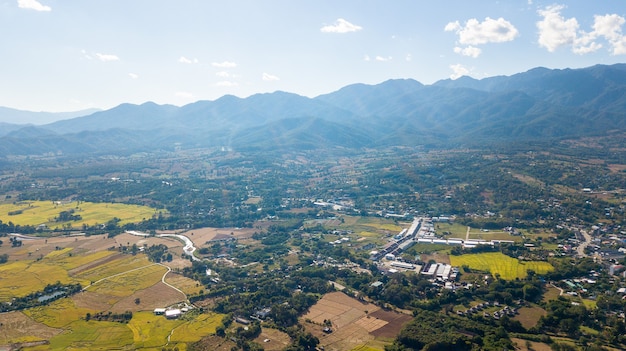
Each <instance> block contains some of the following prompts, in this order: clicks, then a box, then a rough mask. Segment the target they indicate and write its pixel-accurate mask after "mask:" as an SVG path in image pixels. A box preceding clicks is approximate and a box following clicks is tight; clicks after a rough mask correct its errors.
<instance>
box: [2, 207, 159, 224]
mask: <svg viewBox="0 0 626 351" xmlns="http://www.w3.org/2000/svg"><path fill="white" fill-rule="evenodd" d="M61 212H65V213H68V212H71V215H72V216H77V217H76V219H75V220H62V218H61ZM165 212H166V211H165V210H156V209H154V208H151V207H148V206H139V205H127V204H121V203H93V202H82V201H77V202H69V203H66V202H60V201H22V202H16V203H11V204H0V220H1V221H2V222H4V223H8V222H12V223H14V224H19V225H32V226H38V225H42V224H43V225H46V226H47V227H48V228H52V229H54V228H63V227H66V226H71V227H73V228H80V227H82V225H83V224H85V225H89V226H93V225H96V224H104V223H106V222H108V221H110V220H112V219H113V218H119V219H120V223H119V224H126V223H135V222H141V221H142V220H143V219H149V218H151V217H152V216H153V215H156V214H158V213H165ZM78 216H80V217H78Z"/></svg>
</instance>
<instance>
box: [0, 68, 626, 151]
mask: <svg viewBox="0 0 626 351" xmlns="http://www.w3.org/2000/svg"><path fill="white" fill-rule="evenodd" d="M1 113H2V110H1V109H0V116H1ZM625 115H626V64H615V65H596V66H592V67H588V68H581V69H562V70H557V69H547V68H534V69H531V70H529V71H527V72H523V73H518V74H515V75H512V76H497V77H490V78H484V79H480V80H477V79H473V78H470V77H461V78H459V79H456V80H441V81H438V82H436V83H434V84H432V85H423V84H421V83H419V82H417V81H415V80H412V79H394V80H388V81H385V82H383V83H380V84H377V85H365V84H353V85H349V86H346V87H344V88H342V89H340V90H338V91H335V92H332V93H329V94H325V95H320V96H317V97H315V98H307V97H303V96H299V95H296V94H291V93H286V92H280V91H279V92H274V93H266V94H256V95H253V96H250V97H248V98H238V97H235V96H230V95H227V96H223V97H221V98H219V99H217V100H214V101H198V102H195V103H191V104H188V105H185V106H181V107H177V106H172V105H158V104H155V103H152V102H147V103H144V104H141V105H133V104H122V105H119V106H117V107H115V108H112V109H110V110H105V111H97V112H94V113H89V114H86V115H84V116H80V117H74V118H69V119H65V120H61V121H57V122H53V123H48V124H43V125H37V126H35V125H26V126H25V125H16V124H6V123H2V124H0V156H8V155H37V154H44V153H50V152H52V153H62V154H116V153H133V152H139V151H156V150H173V149H174V147H182V148H203V147H216V146H228V147H229V148H232V149H235V150H280V148H291V149H316V148H323V147H343V148H364V147H367V148H376V147H386V146H419V145H423V146H428V147H450V146H472V145H480V144H481V143H493V142H496V143H497V142H510V141H534V140H550V139H562V138H573V137H583V136H594V135H604V134H606V133H609V132H615V131H626V118H625V117H626V116H625Z"/></svg>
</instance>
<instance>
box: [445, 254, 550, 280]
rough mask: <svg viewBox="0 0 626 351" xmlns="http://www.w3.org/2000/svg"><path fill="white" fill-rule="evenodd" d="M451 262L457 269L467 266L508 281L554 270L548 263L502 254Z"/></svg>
mask: <svg viewBox="0 0 626 351" xmlns="http://www.w3.org/2000/svg"><path fill="white" fill-rule="evenodd" d="M450 262H451V264H452V265H453V266H457V267H461V266H464V265H467V266H469V267H470V268H471V269H476V270H481V271H488V272H490V273H491V274H492V275H494V276H496V275H499V276H500V277H501V278H502V279H506V280H513V279H515V278H520V279H523V278H526V275H527V271H528V270H533V271H535V272H536V273H537V274H545V273H547V272H549V271H551V270H553V269H554V267H552V265H551V264H549V263H548V262H543V261H520V260H517V259H515V258H511V257H509V256H506V255H504V254H502V253H500V252H486V253H481V254H467V255H461V256H450Z"/></svg>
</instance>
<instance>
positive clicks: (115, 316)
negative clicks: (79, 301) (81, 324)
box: [85, 311, 133, 323]
mask: <svg viewBox="0 0 626 351" xmlns="http://www.w3.org/2000/svg"><path fill="white" fill-rule="evenodd" d="M131 319H133V313H132V312H131V311H126V312H124V313H113V312H111V311H109V312H106V313H105V312H98V313H96V314H93V315H92V314H91V313H89V312H87V313H86V314H85V321H87V322H89V321H90V320H96V321H99V322H102V321H105V322H117V323H128V322H130V320H131Z"/></svg>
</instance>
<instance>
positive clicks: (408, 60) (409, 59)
mask: <svg viewBox="0 0 626 351" xmlns="http://www.w3.org/2000/svg"><path fill="white" fill-rule="evenodd" d="M404 59H405V60H406V61H407V62H411V60H413V56H412V55H411V54H406V56H405V57H404Z"/></svg>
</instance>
